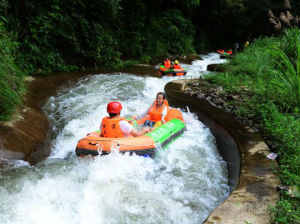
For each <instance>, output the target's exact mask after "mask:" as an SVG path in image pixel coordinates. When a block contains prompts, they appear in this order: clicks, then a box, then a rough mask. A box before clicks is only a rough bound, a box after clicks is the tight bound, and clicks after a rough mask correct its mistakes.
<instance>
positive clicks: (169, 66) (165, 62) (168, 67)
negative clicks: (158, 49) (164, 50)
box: [163, 58, 171, 69]
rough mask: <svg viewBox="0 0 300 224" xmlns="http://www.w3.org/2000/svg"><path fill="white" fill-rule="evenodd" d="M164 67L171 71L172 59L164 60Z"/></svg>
mask: <svg viewBox="0 0 300 224" xmlns="http://www.w3.org/2000/svg"><path fill="white" fill-rule="evenodd" d="M163 65H164V66H165V69H170V68H171V61H170V59H169V58H166V59H165V60H164V63H163Z"/></svg>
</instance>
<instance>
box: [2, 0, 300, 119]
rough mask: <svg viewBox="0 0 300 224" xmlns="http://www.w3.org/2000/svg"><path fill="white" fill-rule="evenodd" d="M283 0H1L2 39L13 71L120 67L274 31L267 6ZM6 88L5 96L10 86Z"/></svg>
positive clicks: (296, 8)
mask: <svg viewBox="0 0 300 224" xmlns="http://www.w3.org/2000/svg"><path fill="white" fill-rule="evenodd" d="M280 5H282V4H278V1H277V0H245V1H240V0H226V1H224V0H215V1H211V0H186V1H179V0H152V1H143V0H126V1H125V0H98V1H95V0H87V1H82V0H72V1H71V0H64V1H62V0H45V1H36V0H26V1H24V0H23V1H19V0H10V1H8V0H1V1H0V15H1V16H0V19H1V20H5V21H6V22H5V23H4V24H1V30H3V31H1V32H2V33H5V35H4V34H2V36H1V38H2V39H1V41H10V43H11V44H8V45H6V44H5V46H7V48H10V49H11V50H10V51H9V52H10V53H9V54H11V55H10V56H7V57H11V58H12V60H13V61H14V63H15V66H16V67H15V68H16V70H15V72H14V73H15V74H19V73H20V70H21V71H23V72H24V73H25V74H48V73H52V72H62V71H74V70H89V69H97V68H99V67H110V68H122V67H124V66H128V65H130V64H131V63H132V62H133V61H139V62H144V63H149V62H150V63H151V61H155V60H156V59H159V60H160V59H161V58H163V57H165V56H168V55H186V54H190V53H194V52H200V51H207V50H209V49H214V50H215V49H217V48H232V45H233V43H235V42H237V41H239V42H240V44H242V43H243V42H245V40H247V39H249V38H251V39H252V38H254V37H257V36H260V35H265V34H270V33H269V31H270V29H268V25H269V22H268V20H267V11H268V9H269V8H271V9H272V10H273V12H274V13H275V14H278V12H281V11H282V7H281V6H280ZM292 6H293V7H292V10H291V12H292V14H294V15H295V14H298V15H299V14H300V13H299V12H300V3H299V2H298V1H294V2H292ZM224 21H226V23H224ZM8 33H9V34H10V35H8ZM12 37H13V38H12ZM5 38H6V39H5ZM7 38H9V39H7ZM2 51H3V50H2ZM5 54H6V53H5ZM0 56H1V55H0ZM17 65H19V66H17ZM10 67H11V68H13V67H12V66H10ZM1 75H2V76H7V75H8V74H6V75H4V74H1ZM16 77H19V75H16ZM14 85H17V86H18V85H19V84H14ZM20 85H21V84H20ZM6 86H10V88H11V85H6ZM14 88H17V90H16V91H15V92H13V93H11V94H15V96H14V97H13V98H14V100H11V99H7V100H5V101H7V102H10V103H7V102H5V104H7V105H2V104H1V107H2V108H4V109H2V110H3V111H4V112H1V113H5V114H10V113H11V111H13V109H12V108H13V105H15V104H16V103H17V102H19V97H20V94H21V92H22V91H19V89H20V90H21V89H22V88H18V87H14ZM1 91H2V89H1ZM3 91H4V92H6V93H1V94H2V95H3V96H4V95H7V94H8V92H9V90H8V89H7V90H4V89H3ZM7 91H8V92H7ZM0 120H3V119H2V118H0Z"/></svg>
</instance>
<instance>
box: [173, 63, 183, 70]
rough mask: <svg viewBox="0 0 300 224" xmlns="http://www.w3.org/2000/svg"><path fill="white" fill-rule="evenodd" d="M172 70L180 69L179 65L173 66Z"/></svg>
mask: <svg viewBox="0 0 300 224" xmlns="http://www.w3.org/2000/svg"><path fill="white" fill-rule="evenodd" d="M173 68H174V69H182V68H181V66H180V65H176V64H174V65H173Z"/></svg>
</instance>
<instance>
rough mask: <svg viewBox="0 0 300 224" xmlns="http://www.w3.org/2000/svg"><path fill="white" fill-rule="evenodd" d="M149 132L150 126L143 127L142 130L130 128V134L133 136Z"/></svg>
mask: <svg viewBox="0 0 300 224" xmlns="http://www.w3.org/2000/svg"><path fill="white" fill-rule="evenodd" d="M148 132H150V128H149V127H144V128H143V129H142V130H140V131H137V130H136V129H134V128H133V129H132V131H131V132H130V134H131V135H132V136H133V137H138V136H141V135H143V134H146V133H148Z"/></svg>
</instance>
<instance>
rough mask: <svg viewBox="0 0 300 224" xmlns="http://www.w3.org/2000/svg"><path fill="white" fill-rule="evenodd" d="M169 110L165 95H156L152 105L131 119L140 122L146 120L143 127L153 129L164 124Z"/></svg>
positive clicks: (160, 93)
mask: <svg viewBox="0 0 300 224" xmlns="http://www.w3.org/2000/svg"><path fill="white" fill-rule="evenodd" d="M168 110H169V103H168V101H167V100H166V95H165V94H164V93H163V92H159V93H157V94H156V99H155V101H154V102H153V103H152V105H151V106H150V107H149V108H148V109H147V110H146V111H145V112H144V113H142V114H140V115H137V116H133V119H135V120H140V119H143V118H145V117H146V118H147V120H146V121H145V123H144V126H146V127H147V126H148V127H151V128H152V127H154V126H159V125H161V124H164V123H165V116H166V115H167V113H168Z"/></svg>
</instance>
